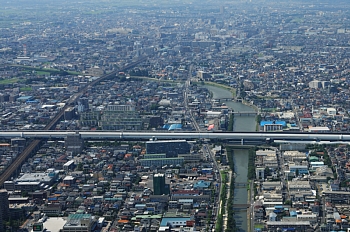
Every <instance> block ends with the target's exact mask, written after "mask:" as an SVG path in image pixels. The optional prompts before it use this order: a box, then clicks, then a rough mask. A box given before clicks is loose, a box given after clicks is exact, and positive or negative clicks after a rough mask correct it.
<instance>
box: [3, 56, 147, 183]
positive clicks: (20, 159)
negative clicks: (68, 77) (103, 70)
mask: <svg viewBox="0 0 350 232" xmlns="http://www.w3.org/2000/svg"><path fill="white" fill-rule="evenodd" d="M145 60H147V57H142V58H140V59H138V60H137V61H135V62H133V63H130V64H128V65H126V66H125V67H123V68H120V69H118V70H115V71H113V72H111V73H108V74H106V75H104V76H102V77H100V78H98V79H96V80H94V81H92V82H90V83H88V84H87V85H85V86H84V87H83V88H82V89H81V90H80V91H79V92H78V93H76V94H74V95H72V96H71V97H70V98H69V100H68V101H67V104H66V105H65V106H64V107H62V108H61V110H60V111H59V112H58V113H57V114H56V116H55V117H54V118H53V119H52V120H51V122H50V123H48V124H47V125H46V126H45V128H44V130H46V131H48V130H51V129H52V128H53V127H54V126H55V125H56V124H57V122H58V121H59V120H60V119H61V117H62V116H63V114H64V111H65V110H66V109H67V108H68V107H69V105H70V104H72V103H74V102H75V101H76V100H78V99H79V97H80V96H82V95H83V94H84V93H85V92H86V91H87V90H88V88H89V87H91V86H94V85H96V84H97V83H99V82H100V81H103V80H106V79H108V78H111V77H114V76H115V75H116V74H117V73H119V72H123V71H126V70H127V69H130V68H133V67H135V66H136V65H137V64H139V63H141V62H143V61H145ZM7 132H8V131H4V132H0V134H3V133H5V134H7ZM47 133H48V134H50V133H53V132H47ZM0 137H6V138H13V137H12V136H0ZM15 137H25V138H35V140H33V141H32V142H31V143H30V144H29V145H28V146H27V147H26V148H25V149H24V151H23V152H22V153H21V154H20V155H19V156H17V158H16V159H15V160H14V161H13V162H12V163H11V165H10V166H8V167H7V168H6V169H5V170H4V172H3V173H2V174H1V175H0V186H2V185H3V184H4V182H5V181H6V180H8V179H9V178H10V177H11V176H12V174H13V173H14V172H15V171H16V170H17V169H18V168H19V167H20V165H22V163H23V162H24V161H25V160H26V159H27V158H28V156H29V155H30V154H31V153H32V151H33V150H34V149H35V148H36V147H38V146H39V144H40V140H38V139H40V138H44V137H40V136H34V137H26V136H21V135H19V134H17V136H15Z"/></svg>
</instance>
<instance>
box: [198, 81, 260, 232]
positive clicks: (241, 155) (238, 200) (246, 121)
mask: <svg viewBox="0 0 350 232" xmlns="http://www.w3.org/2000/svg"><path fill="white" fill-rule="evenodd" d="M205 87H206V88H207V89H208V90H209V91H211V92H212V94H213V99H219V98H232V93H231V92H230V91H228V90H225V89H222V88H219V87H216V86H210V85H206V86H205ZM223 103H225V104H226V105H227V106H228V107H229V108H231V109H233V110H234V111H254V109H253V108H252V107H250V106H247V105H244V104H242V103H240V102H233V101H225V102H223ZM255 130H256V120H255V116H239V115H235V118H234V126H233V131H242V132H252V131H255ZM248 153H249V151H248V150H244V149H235V150H234V154H233V162H234V167H235V173H236V182H237V183H238V182H241V183H242V182H243V183H246V182H247V174H248V155H249V154H248ZM247 201H248V191H247V188H246V187H238V186H236V187H235V193H234V204H246V203H247ZM234 218H235V220H236V223H237V227H238V228H239V229H240V231H242V232H247V231H248V226H247V223H248V221H247V210H246V209H244V210H236V211H235V216H234Z"/></svg>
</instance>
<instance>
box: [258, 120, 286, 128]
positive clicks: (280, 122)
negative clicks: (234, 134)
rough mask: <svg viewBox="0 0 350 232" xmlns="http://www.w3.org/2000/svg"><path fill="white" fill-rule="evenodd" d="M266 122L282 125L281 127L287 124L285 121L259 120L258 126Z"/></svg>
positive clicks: (266, 123)
mask: <svg viewBox="0 0 350 232" xmlns="http://www.w3.org/2000/svg"><path fill="white" fill-rule="evenodd" d="M268 124H276V125H282V126H283V127H285V126H287V123H286V122H285V121H261V122H260V126H264V125H268Z"/></svg>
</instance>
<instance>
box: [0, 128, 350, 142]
mask: <svg viewBox="0 0 350 232" xmlns="http://www.w3.org/2000/svg"><path fill="white" fill-rule="evenodd" d="M72 134H79V135H80V136H81V138H83V139H90V140H101V139H106V140H108V139H112V140H170V139H186V140H194V139H212V140H228V141H230V140H243V141H245V140H246V141H263V140H265V141H266V140H268V141H272V142H276V141H277V142H280V143H282V142H283V141H285V142H298V143H304V142H306V143H309V142H318V143H322V142H333V143H337V142H338V143H350V134H338V133H284V132H275V133H273V132H168V131H167V132H161V131H84V130H81V131H30V130H26V131H0V138H15V137H21V138H28V139H64V138H66V137H67V136H68V135H72Z"/></svg>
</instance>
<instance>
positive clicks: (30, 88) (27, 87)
mask: <svg viewBox="0 0 350 232" xmlns="http://www.w3.org/2000/svg"><path fill="white" fill-rule="evenodd" d="M32 90H33V89H32V87H30V86H26V87H21V88H20V91H21V92H26V91H32Z"/></svg>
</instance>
